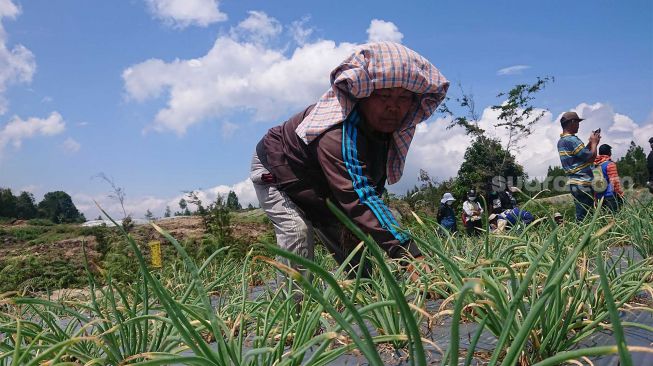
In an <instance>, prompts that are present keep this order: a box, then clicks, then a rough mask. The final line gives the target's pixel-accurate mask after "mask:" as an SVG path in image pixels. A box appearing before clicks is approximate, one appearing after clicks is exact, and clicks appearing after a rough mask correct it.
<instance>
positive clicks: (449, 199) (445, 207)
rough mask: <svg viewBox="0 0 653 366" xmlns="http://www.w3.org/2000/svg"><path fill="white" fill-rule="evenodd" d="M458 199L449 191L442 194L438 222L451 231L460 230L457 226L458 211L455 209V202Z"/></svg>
mask: <svg viewBox="0 0 653 366" xmlns="http://www.w3.org/2000/svg"><path fill="white" fill-rule="evenodd" d="M455 201H456V199H455V198H453V195H452V194H451V193H449V192H447V193H445V194H444V195H442V199H441V200H440V208H438V217H437V218H438V224H440V225H442V227H444V228H445V229H447V230H448V231H449V232H450V233H452V234H453V233H455V232H457V231H458V228H457V227H456V212H455V211H454V209H453V203H454V202H455Z"/></svg>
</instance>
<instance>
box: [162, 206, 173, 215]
mask: <svg viewBox="0 0 653 366" xmlns="http://www.w3.org/2000/svg"><path fill="white" fill-rule="evenodd" d="M171 213H172V211H170V206H166V211H165V212H164V213H163V217H170V215H171Z"/></svg>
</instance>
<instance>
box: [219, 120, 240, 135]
mask: <svg viewBox="0 0 653 366" xmlns="http://www.w3.org/2000/svg"><path fill="white" fill-rule="evenodd" d="M237 129H238V125H237V124H235V123H231V122H227V121H225V122H222V138H225V139H228V138H230V137H232V136H233V135H234V132H236V130H237Z"/></svg>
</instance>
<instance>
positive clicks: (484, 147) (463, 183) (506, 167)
mask: <svg viewBox="0 0 653 366" xmlns="http://www.w3.org/2000/svg"><path fill="white" fill-rule="evenodd" d="M497 178H500V179H501V178H502V179H503V180H502V182H503V183H504V184H505V183H507V184H509V185H514V184H515V180H517V179H522V180H523V179H525V178H526V175H525V174H524V168H523V167H522V166H521V165H519V164H518V163H517V162H516V161H515V157H514V156H513V155H512V154H511V153H510V152H509V151H507V150H505V149H504V148H503V147H502V146H501V142H500V141H499V140H498V139H494V138H489V137H485V136H479V137H477V138H476V139H475V140H474V141H472V144H471V145H470V146H469V147H468V148H467V150H465V156H464V160H463V163H462V164H461V165H460V168H459V169H458V176H457V178H456V184H455V188H454V190H455V194H457V195H458V196H464V195H465V193H466V191H467V190H469V189H472V188H474V189H477V190H479V191H482V190H486V189H488V188H489V187H490V185H491V184H492V183H494V182H495V181H497ZM510 179H512V182H511V181H510Z"/></svg>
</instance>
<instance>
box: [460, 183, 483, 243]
mask: <svg viewBox="0 0 653 366" xmlns="http://www.w3.org/2000/svg"><path fill="white" fill-rule="evenodd" d="M477 198H478V196H477V195H476V191H475V190H473V189H472V190H470V191H469V192H467V201H465V202H464V203H463V224H464V225H465V231H466V232H467V234H468V235H480V234H481V231H480V230H481V228H482V225H483V223H482V220H481V215H482V214H483V207H481V204H480V203H479V202H478V201H477Z"/></svg>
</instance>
